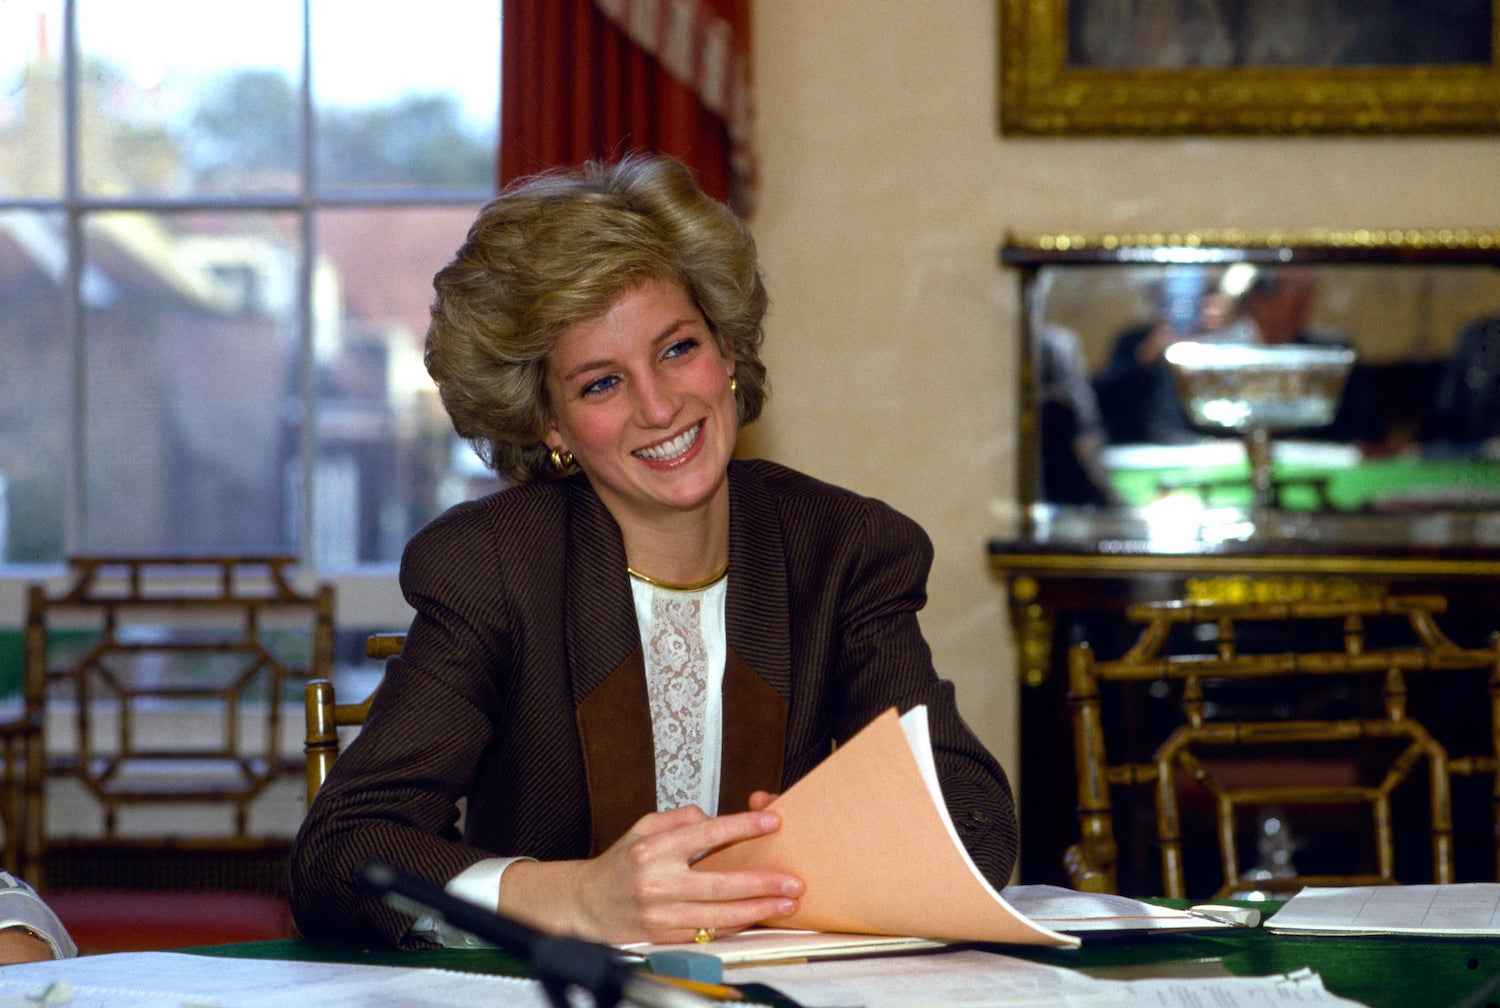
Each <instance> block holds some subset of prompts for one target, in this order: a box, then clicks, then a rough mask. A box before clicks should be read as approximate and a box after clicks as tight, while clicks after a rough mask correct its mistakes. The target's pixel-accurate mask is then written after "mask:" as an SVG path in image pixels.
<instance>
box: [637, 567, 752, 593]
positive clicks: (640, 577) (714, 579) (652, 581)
mask: <svg viewBox="0 0 1500 1008" xmlns="http://www.w3.org/2000/svg"><path fill="white" fill-rule="evenodd" d="M625 573H626V574H629V575H630V576H631V577H633V578H635V579H636V580H637V581H640V582H641V583H643V584H648V585H650V586H651V587H652V588H663V589H665V590H667V591H675V592H695V591H702V590H703V589H705V588H707V587H709V586H711V585H716V584H718V583H719V582H720V581H722V580H724V575H726V574H728V573H729V561H728V560H725V561H724V566H723V567H720V568H719V570H718V573H716V574H714V575H713V576H711V577H709V578H708V579H707V580H705V581H698V582H696V583H694V584H673V583H672V582H670V581H658V580H656V578H654V577H649V576H648V575H645V574H642V573H641V572H640V571H638V570H636V569H635V568H634V567H626V568H625Z"/></svg>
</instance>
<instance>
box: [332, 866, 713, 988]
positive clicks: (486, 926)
mask: <svg viewBox="0 0 1500 1008" xmlns="http://www.w3.org/2000/svg"><path fill="white" fill-rule="evenodd" d="M359 877H360V882H361V883H362V884H363V885H364V886H365V888H366V889H368V890H369V891H370V892H372V893H374V894H375V895H377V896H379V897H380V898H381V899H383V900H385V901H386V902H387V903H389V904H391V905H393V906H395V907H397V908H398V909H400V910H403V911H405V912H408V913H415V914H416V915H418V916H420V915H422V914H431V915H432V916H435V917H438V918H440V919H442V920H444V921H446V922H447V923H449V924H451V925H452V926H454V927H456V928H458V929H459V930H462V931H467V932H469V933H470V934H472V935H474V936H475V937H477V938H480V939H483V940H484V941H487V942H490V943H491V944H493V945H496V946H498V947H499V948H501V949H504V950H505V951H506V952H509V953H510V954H511V955H514V956H516V957H517V958H519V959H521V960H522V961H524V962H526V963H527V964H528V965H529V966H530V967H531V969H532V971H533V972H534V973H535V974H536V977H537V980H538V981H539V982H540V983H541V985H542V990H543V991H545V992H546V994H547V1000H548V1001H549V1002H550V1003H551V1005H552V1008H569V1005H568V1000H567V990H568V988H569V987H574V986H576V987H580V988H582V989H584V990H586V991H588V992H589V993H590V994H591V995H592V996H593V999H594V1005H595V1008H615V1006H616V1005H617V1004H619V1002H620V1000H621V998H622V997H623V998H624V999H625V1000H627V1001H630V1002H633V1003H634V1004H637V1005H641V1006H642V1008H704V1006H709V1005H716V1004H717V1002H715V1001H713V1000H712V999H710V998H706V997H703V996H701V995H699V994H696V993H694V992H692V991H689V990H685V989H683V988H681V987H676V986H673V985H672V984H669V983H666V982H664V981H662V980H660V979H657V978H655V977H652V976H650V975H647V974H644V973H642V972H640V971H639V970H638V969H636V968H635V967H634V966H632V965H631V964H630V963H629V962H628V961H626V960H625V959H624V958H623V957H622V956H621V955H620V952H619V950H617V949H615V948H612V947H610V946H608V945H601V944H598V943H596V942H588V941H583V940H582V939H578V938H564V937H560V936H557V935H551V934H548V933H547V932H545V931H540V930H538V929H536V928H534V927H531V926H530V925H528V924H522V923H521V922H520V921H517V920H513V919H511V918H509V917H502V916H501V915H500V914H498V913H495V912H494V911H491V910H486V909H484V908H483V907H481V906H476V905H475V904H473V903H469V902H466V901H465V900H461V899H458V898H457V897H455V896H451V895H449V894H448V893H446V892H444V891H443V890H442V889H440V888H438V887H437V886H435V885H432V884H431V883H428V882H424V881H422V880H421V879H418V878H414V877H412V876H411V875H408V874H406V873H405V872H402V871H399V870H397V869H395V868H393V867H391V866H390V865H388V864H385V863H383V862H380V861H370V862H367V863H366V864H365V866H364V867H363V868H361V869H360V873H359Z"/></svg>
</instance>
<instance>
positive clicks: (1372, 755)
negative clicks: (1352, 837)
mask: <svg viewBox="0 0 1500 1008" xmlns="http://www.w3.org/2000/svg"><path fill="white" fill-rule="evenodd" d="M1444 609H1445V600H1444V599H1443V598H1441V597H1438V596H1426V595H1422V596H1402V597H1398V596H1390V597H1379V598H1372V599H1358V600H1347V601H1325V600H1318V601H1299V602H1278V603H1267V602H1246V603H1187V602H1168V603H1151V604H1140V605H1135V606H1132V607H1131V608H1130V609H1129V610H1128V618H1129V619H1130V621H1132V622H1134V623H1138V624H1140V625H1141V626H1142V629H1141V631H1140V635H1139V637H1138V638H1137V640H1136V642H1135V643H1134V645H1133V646H1132V647H1130V649H1129V650H1128V651H1127V653H1126V654H1125V655H1123V656H1122V657H1121V658H1119V659H1118V660H1113V661H1101V660H1099V659H1098V658H1097V657H1096V656H1095V654H1094V652H1093V650H1092V649H1091V648H1090V647H1089V646H1088V645H1087V644H1079V645H1075V646H1074V647H1073V648H1072V649H1071V650H1070V652H1069V655H1068V673H1069V705H1070V707H1071V710H1072V720H1073V730H1074V753H1075V760H1076V771H1077V782H1078V816H1079V824H1080V833H1081V839H1080V841H1079V842H1078V843H1076V844H1074V845H1072V846H1071V847H1069V848H1068V850H1067V851H1066V853H1065V855H1064V865H1065V867H1066V868H1067V871H1068V874H1069V878H1070V881H1071V883H1072V885H1073V886H1074V887H1075V888H1078V889H1080V890H1085V891H1093V892H1115V891H1117V886H1118V873H1117V868H1118V865H1117V858H1118V857H1119V855H1120V844H1119V842H1118V837H1117V833H1116V830H1117V826H1118V825H1119V824H1117V822H1116V819H1115V809H1114V807H1113V805H1112V801H1113V799H1115V798H1117V797H1118V798H1119V799H1120V800H1121V802H1122V804H1123V803H1125V802H1126V800H1127V798H1129V799H1130V801H1131V802H1132V803H1135V802H1136V800H1137V799H1140V798H1141V797H1142V795H1141V793H1142V792H1144V791H1147V790H1149V793H1150V795H1151V799H1150V803H1151V805H1152V807H1153V811H1154V831H1155V836H1154V837H1153V838H1149V839H1148V840H1146V841H1145V842H1146V843H1148V844H1149V843H1150V842H1152V841H1154V843H1155V844H1156V845H1157V846H1158V847H1159V856H1160V870H1161V880H1162V894H1164V895H1166V896H1169V897H1176V898H1186V897H1188V896H1189V895H1190V894H1189V893H1188V892H1187V886H1186V883H1185V877H1186V876H1185V863H1184V837H1183V832H1184V820H1183V815H1182V804H1183V802H1184V800H1185V797H1184V796H1185V795H1186V794H1187V793H1188V790H1189V789H1190V788H1192V787H1194V786H1196V787H1198V788H1201V789H1203V791H1206V792H1207V795H1208V797H1209V800H1210V802H1211V805H1212V812H1213V816H1212V818H1213V830H1214V832H1215V834H1216V835H1215V842H1216V845H1217V848H1218V855H1219V862H1220V864H1219V868H1220V872H1219V874H1220V875H1221V877H1222V884H1221V885H1220V887H1219V889H1218V891H1217V892H1216V893H1214V896H1215V898H1224V897H1226V896H1229V895H1232V894H1234V893H1237V892H1246V891H1253V890H1260V891H1267V890H1270V891H1272V892H1276V891H1282V892H1285V891H1291V890H1295V889H1297V888H1300V887H1301V886H1304V885H1357V884H1390V883H1395V882H1397V881H1398V878H1397V875H1396V862H1397V858H1396V851H1395V842H1394V839H1393V805H1392V802H1393V793H1394V792H1396V791H1397V789H1398V787H1399V786H1401V785H1402V784H1403V783H1404V782H1408V781H1410V782H1411V783H1408V784H1407V786H1406V788H1405V789H1403V791H1402V801H1403V802H1405V801H1410V800H1412V799H1411V798H1410V797H1409V795H1410V794H1411V793H1412V791H1413V789H1415V790H1416V791H1417V792H1419V793H1420V791H1421V790H1423V788H1424V783H1423V779H1422V777H1421V776H1420V775H1419V774H1418V771H1419V770H1425V790H1426V792H1427V794H1426V801H1425V806H1426V813H1425V817H1426V819H1427V830H1426V832H1427V833H1428V834H1429V835H1430V838H1431V847H1432V850H1431V878H1430V879H1421V881H1435V882H1451V881H1453V879H1454V837H1453V823H1454V817H1453V807H1452V800H1453V784H1454V782H1455V780H1457V779H1460V778H1471V779H1473V784H1471V785H1466V787H1467V792H1466V793H1469V794H1470V795H1471V798H1470V800H1471V802H1473V803H1475V806H1479V805H1488V806H1489V809H1488V811H1487V812H1486V810H1484V809H1482V808H1478V807H1471V808H1469V809H1466V810H1465V811H1466V812H1469V811H1474V812H1478V813H1479V818H1480V819H1483V818H1484V817H1485V815H1488V817H1489V821H1490V825H1491V835H1490V841H1489V842H1490V844H1491V849H1493V851H1494V854H1493V858H1494V863H1492V864H1489V865H1487V866H1485V869H1484V870H1486V871H1493V872H1494V874H1492V875H1491V876H1490V877H1491V878H1500V845H1495V844H1494V843H1493V841H1494V836H1495V834H1494V829H1495V824H1496V817H1495V807H1496V803H1497V801H1500V782H1497V775H1496V752H1497V749H1500V734H1497V726H1500V644H1497V643H1496V642H1494V641H1492V642H1491V645H1490V646H1488V647H1484V648H1466V647H1460V646H1459V645H1458V644H1456V643H1454V641H1453V640H1452V639H1450V638H1449V637H1448V636H1447V635H1446V634H1445V633H1444V632H1443V630H1441V629H1440V628H1439V626H1438V624H1437V622H1436V619H1435V617H1436V616H1437V615H1438V614H1440V613H1442V612H1443V611H1444ZM1318 625H1321V627H1322V628H1323V629H1324V631H1325V642H1326V641H1327V640H1328V639H1330V635H1336V636H1337V637H1339V638H1341V640H1342V645H1341V646H1332V645H1328V644H1326V643H1325V644H1324V649H1321V650H1319V649H1315V648H1310V649H1307V650H1296V649H1285V650H1276V649H1274V648H1273V649H1271V650H1270V651H1269V652H1265V653H1245V649H1242V647H1241V638H1250V639H1251V640H1254V639H1255V637H1256V636H1257V634H1259V635H1260V636H1262V637H1265V636H1266V635H1267V632H1268V631H1269V632H1277V631H1287V630H1290V629H1293V628H1298V627H1301V628H1306V627H1308V626H1318ZM1377 625H1378V627H1379V628H1380V633H1381V634H1382V635H1383V636H1382V638H1381V639H1380V641H1378V642H1377V641H1375V640H1373V639H1372V638H1373V634H1372V632H1371V631H1372V628H1374V627H1375V626H1377ZM1203 627H1207V628H1211V629H1212V634H1211V636H1212V638H1213V641H1214V643H1213V651H1212V653H1197V654H1185V653H1174V646H1173V643H1172V642H1173V641H1174V640H1176V641H1179V642H1180V641H1181V640H1182V638H1183V636H1184V631H1186V630H1191V629H1193V628H1203ZM1174 631H1175V636H1174ZM1393 635H1394V636H1399V637H1400V638H1401V640H1400V642H1399V643H1396V644H1390V645H1389V646H1387V644H1386V641H1387V639H1388V638H1391V637H1393ZM1287 639H1302V640H1309V639H1312V638H1311V637H1310V636H1309V635H1307V634H1304V636H1303V637H1302V638H1290V637H1289V638H1287ZM1278 643H1279V642H1278ZM1465 670H1469V671H1468V672H1467V679H1466V680H1465V681H1466V682H1467V683H1469V684H1474V685H1475V690H1474V692H1472V693H1470V694H1466V695H1458V694H1457V693H1456V692H1455V691H1456V689H1457V688H1458V687H1457V680H1458V678H1459V677H1461V676H1463V675H1464V674H1465ZM1480 680H1484V681H1486V682H1487V687H1486V686H1479V685H1477V684H1478V682H1479V681H1480ZM1335 681H1337V682H1339V683H1340V684H1341V685H1340V687H1339V689H1340V690H1341V691H1345V692H1343V693H1342V694H1341V695H1343V696H1344V697H1345V698H1346V699H1348V698H1353V699H1352V700H1351V702H1350V709H1349V710H1345V711H1343V712H1342V713H1340V714H1339V716H1329V717H1287V718H1281V717H1275V716H1264V712H1261V713H1260V715H1258V716H1251V717H1246V716H1243V714H1241V715H1239V716H1234V715H1231V716H1229V717H1225V716H1222V715H1223V710H1222V704H1221V703H1220V701H1219V700H1217V699H1216V696H1217V695H1218V692H1217V691H1219V690H1221V689H1223V688H1224V687H1226V686H1227V687H1238V688H1241V689H1243V688H1245V687H1246V685H1247V684H1249V685H1252V686H1253V685H1255V684H1257V683H1258V684H1259V685H1260V686H1262V687H1264V688H1265V693H1267V694H1269V695H1271V696H1274V697H1278V698H1281V699H1283V700H1284V699H1285V698H1286V697H1289V696H1292V695H1293V694H1294V691H1295V690H1296V689H1298V688H1312V689H1316V688H1317V687H1318V685H1320V684H1321V685H1323V686H1327V685H1328V684H1330V683H1333V682H1335ZM1486 689H1487V696H1486ZM1143 690H1150V691H1151V692H1152V693H1154V694H1155V695H1156V696H1157V697H1158V701H1157V702H1158V704H1159V706H1169V707H1172V708H1175V711H1176V713H1175V715H1173V719H1175V722H1176V723H1175V726H1173V725H1170V724H1168V725H1166V726H1164V727H1167V728H1169V730H1167V731H1166V733H1165V737H1162V738H1160V740H1159V742H1155V743H1153V742H1150V741H1148V742H1147V743H1146V744H1145V745H1142V744H1141V742H1140V740H1139V739H1136V740H1134V747H1135V750H1136V754H1137V755H1136V757H1135V758H1132V757H1130V756H1122V755H1113V756H1112V755H1111V748H1110V747H1115V748H1118V749H1121V750H1123V749H1125V748H1127V747H1128V746H1129V745H1130V744H1131V740H1129V739H1121V738H1119V737H1117V736H1112V738H1111V741H1110V743H1109V746H1107V745H1106V731H1105V725H1106V722H1107V721H1110V722H1111V723H1112V724H1117V723H1119V722H1120V720H1121V719H1120V717H1118V716H1114V717H1113V718H1112V717H1111V715H1112V713H1113V712H1112V711H1111V710H1110V708H1109V707H1108V706H1107V705H1106V698H1108V700H1109V703H1111V704H1115V705H1120V704H1123V703H1125V702H1127V701H1126V699H1125V698H1127V697H1129V696H1131V695H1132V692H1131V691H1135V694H1136V695H1138V694H1139V692H1140V691H1143ZM1409 690H1410V691H1412V692H1411V695H1410V696H1409V692H1408V691H1409ZM1418 692H1420V693H1421V694H1422V695H1423V701H1422V702H1423V704H1424V705H1425V707H1424V709H1429V710H1431V711H1435V712H1437V713H1439V714H1440V715H1441V714H1443V713H1444V712H1446V713H1449V714H1451V713H1453V712H1455V711H1461V710H1463V709H1464V708H1465V705H1467V708H1468V709H1469V710H1470V711H1473V712H1475V713H1476V714H1477V713H1479V712H1481V711H1482V712H1483V713H1484V717H1483V718H1482V720H1483V721H1484V722H1485V727H1484V733H1485V738H1484V739H1483V741H1482V742H1479V743H1475V745H1474V750H1473V751H1469V752H1462V753H1454V752H1450V751H1449V750H1448V748H1447V747H1446V746H1445V744H1444V743H1442V742H1440V741H1439V740H1438V738H1437V737H1436V736H1435V735H1434V733H1433V731H1431V730H1429V727H1428V726H1427V725H1424V724H1423V723H1422V722H1420V721H1419V720H1417V718H1416V717H1413V716H1412V715H1411V714H1410V713H1409V710H1408V708H1409V706H1410V704H1409V700H1412V699H1414V698H1415V697H1416V696H1417V694H1418ZM1163 695H1165V696H1167V697H1169V698H1170V700H1171V703H1170V704H1166V703H1163V702H1161V701H1160V699H1159V698H1160V697H1162V696H1163ZM1359 698H1366V699H1369V700H1370V708H1372V709H1369V710H1362V709H1361V710H1355V709H1354V707H1355V706H1357V704H1355V703H1354V701H1357V700H1358V699H1359ZM1434 698H1435V699H1434ZM1428 720H1429V721H1430V722H1432V723H1433V724H1436V723H1437V721H1438V720H1440V719H1439V718H1433V717H1431V716H1430V714H1429V715H1428ZM1154 738H1155V736H1153V739H1154ZM1151 744H1155V749H1154V750H1153V751H1151V752H1149V754H1148V755H1144V756H1141V755H1139V754H1141V753H1145V752H1146V750H1147V749H1149V748H1150V745H1151ZM1236 753H1248V754H1249V758H1248V759H1243V758H1241V759H1238V760H1236V758H1235V755H1236ZM1320 760H1321V761H1322V764H1321V765H1322V767H1323V769H1324V770H1327V769H1328V768H1329V767H1336V768H1337V772H1336V773H1334V774H1324V775H1323V776H1324V777H1325V779H1314V780H1297V779H1293V775H1292V773H1291V772H1289V768H1292V767H1296V766H1312V767H1314V768H1315V769H1316V767H1317V765H1318V763H1319V761H1320ZM1377 760H1378V763H1377V762H1376V761H1377ZM1268 774H1269V776H1268ZM1481 786H1482V787H1483V793H1484V797H1483V798H1473V797H1472V794H1473V792H1476V791H1478V790H1479V789H1480V787H1481ZM1196 793H1197V794H1199V795H1201V794H1202V791H1199V792H1196ZM1401 807H1402V808H1409V807H1410V806H1408V805H1404V804H1403V805H1402V806H1401ZM1266 808H1279V809H1285V810H1301V813H1302V814H1305V815H1315V816H1317V818H1318V820H1319V821H1320V822H1322V823H1323V824H1325V825H1329V824H1332V823H1333V822H1335V821H1338V816H1339V815H1340V814H1341V813H1342V815H1343V817H1344V819H1345V820H1347V819H1348V818H1349V816H1350V814H1351V813H1353V812H1357V811H1358V810H1359V809H1361V808H1363V809H1364V810H1365V811H1366V812H1367V813H1368V830H1369V834H1370V840H1371V842H1372V846H1373V858H1372V857H1371V856H1370V854H1369V853H1368V852H1367V853H1366V854H1365V856H1364V858H1363V860H1364V861H1365V863H1366V864H1369V863H1370V862H1372V861H1373V868H1372V869H1370V870H1352V871H1350V872H1348V873H1347V874H1337V873H1333V874H1321V875H1298V874H1292V875H1289V876H1288V877H1283V878H1274V879H1266V878H1264V877H1252V874H1251V872H1250V871H1248V870H1247V869H1246V868H1245V867H1244V866H1243V863H1242V862H1243V861H1244V859H1243V858H1242V857H1241V845H1242V844H1243V843H1244V841H1245V836H1246V832H1247V830H1246V828H1245V824H1246V820H1247V813H1249V812H1254V811H1256V810H1264V809H1266ZM1413 815H1415V813H1414V814H1413ZM1360 818H1362V817H1359V816H1356V817H1355V819H1356V820H1358V819H1360ZM1143 819H1145V815H1144V814H1141V815H1139V816H1137V821H1140V820H1143ZM1364 829H1365V827H1364V826H1363V825H1362V824H1361V825H1360V831H1361V832H1362V833H1363V832H1364ZM1195 839H1196V838H1195ZM1482 843H1483V841H1481V845H1482ZM1206 846H1208V845H1207V844H1200V845H1198V846H1197V847H1195V848H1194V849H1195V850H1199V849H1202V848H1203V847H1206ZM1137 849H1139V848H1137ZM1414 881H1415V880H1414ZM1136 895H1152V894H1151V893H1138V894H1136ZM1202 895H1204V894H1203V893H1197V892H1195V893H1192V894H1191V896H1192V897H1193V898H1199V897H1200V896H1202Z"/></svg>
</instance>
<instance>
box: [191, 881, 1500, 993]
mask: <svg viewBox="0 0 1500 1008" xmlns="http://www.w3.org/2000/svg"><path fill="white" fill-rule="evenodd" d="M1161 902H1164V903H1171V902H1172V901H1167V900H1163V901H1161ZM1173 905H1177V906H1186V905H1187V904H1186V903H1182V902H1176V903H1173ZM1246 905H1255V904H1246ZM1259 905H1260V906H1261V907H1263V908H1264V909H1265V910H1266V911H1267V913H1268V914H1269V912H1270V911H1271V910H1274V909H1275V907H1276V906H1279V904H1274V903H1270V904H1259ZM187 951H192V952H197V953H201V954H205V955H220V956H240V957H250V958H261V959H297V960H305V961H316V962H357V963H377V964H383V965H401V966H428V967H434V968H443V969H454V970H464V971H468V972H473V973H501V974H506V975H510V976H526V975H529V974H528V970H527V969H526V967H525V964H524V963H522V962H520V961H519V960H517V959H515V958H514V957H512V956H509V955H507V954H505V953H503V952H498V951H485V950H472V949H434V950H431V951H425V952H397V951H394V950H391V949H372V948H369V947H365V946H359V945H349V944H334V943H324V942H313V941H308V940H305V939H291V940H286V941H264V942H248V943H245V944H240V945H220V946H212V947H208V948H199V949H190V950H187ZM997 951H1004V952H1006V953H1007V954H1011V955H1017V956H1022V957H1025V958H1028V959H1033V960H1036V961H1038V962H1045V963H1048V964H1050V965H1058V966H1070V967H1075V968H1079V969H1087V970H1090V971H1098V972H1100V973H1101V974H1103V975H1115V976H1120V975H1131V976H1135V975H1141V976H1173V975H1192V976H1201V975H1203V974H1202V970H1203V968H1204V965H1205V963H1207V964H1210V965H1212V964H1217V965H1220V966H1222V968H1223V969H1224V970H1225V971H1227V972H1228V973H1231V974H1233V975H1235V976H1269V975H1273V974H1283V973H1291V972H1294V971H1296V970H1299V969H1303V968H1304V967H1306V968H1310V969H1312V970H1313V971H1315V972H1316V973H1317V974H1318V975H1319V976H1321V977H1322V978H1323V983H1324V986H1326V987H1327V988H1328V990H1330V991H1331V992H1333V993H1334V994H1338V995H1340V996H1341V997H1346V998H1351V999H1353V1000H1355V1001H1359V1002H1361V1003H1363V1004H1366V1005H1370V1006H1372V1008H1452V1006H1453V1005H1456V1004H1457V1003H1458V1002H1460V1001H1461V1000H1462V999H1463V998H1464V997H1465V996H1467V995H1468V994H1469V993H1470V992H1472V991H1474V990H1475V989H1476V988H1478V987H1479V986H1480V985H1482V984H1483V983H1484V982H1485V981H1487V980H1489V979H1490V978H1491V977H1493V976H1495V975H1496V974H1497V973H1500V939H1496V940H1472V939H1455V938H1395V937H1360V938H1340V937H1333V936H1327V935H1319V936H1302V935H1278V934H1273V933H1272V932H1270V931H1267V930H1265V929H1264V928H1245V929H1235V930H1232V931H1214V932H1207V933H1201V934H1195V935H1189V936H1177V937H1166V936H1156V937H1147V938H1137V939H1131V940H1118V941H1100V942H1089V943H1086V944H1085V946H1084V947H1083V948H1081V949H1076V950H1060V949H1034V948H1010V947H1007V948H1004V949H997ZM727 979H728V980H729V982H733V979H734V978H733V976H732V975H731V976H729V977H728V978H727ZM1492 1000H1494V999H1492Z"/></svg>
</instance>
